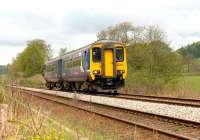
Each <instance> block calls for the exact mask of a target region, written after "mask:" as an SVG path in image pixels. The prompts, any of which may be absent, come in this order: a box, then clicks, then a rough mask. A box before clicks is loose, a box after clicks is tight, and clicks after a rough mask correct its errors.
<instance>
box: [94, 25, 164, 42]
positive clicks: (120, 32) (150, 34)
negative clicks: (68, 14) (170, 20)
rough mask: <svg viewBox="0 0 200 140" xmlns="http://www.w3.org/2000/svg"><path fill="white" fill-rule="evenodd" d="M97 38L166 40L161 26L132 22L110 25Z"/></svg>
mask: <svg viewBox="0 0 200 140" xmlns="http://www.w3.org/2000/svg"><path fill="white" fill-rule="evenodd" d="M97 38H98V39H99V40H101V39H111V40H116V41H119V42H122V43H124V44H129V43H144V42H145V43H150V42H152V41H162V42H166V36H165V32H164V31H162V30H161V28H160V27H159V26H147V27H144V26H135V25H133V24H132V23H131V22H122V23H120V24H117V25H115V26H109V27H107V28H106V29H104V30H102V31H100V32H99V33H98V34H97Z"/></svg>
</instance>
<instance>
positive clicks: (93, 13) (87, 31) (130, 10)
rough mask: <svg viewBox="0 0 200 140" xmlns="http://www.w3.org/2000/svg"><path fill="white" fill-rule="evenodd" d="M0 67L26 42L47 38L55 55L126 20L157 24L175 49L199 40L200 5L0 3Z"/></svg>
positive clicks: (165, 0)
mask: <svg viewBox="0 0 200 140" xmlns="http://www.w3.org/2000/svg"><path fill="white" fill-rule="evenodd" d="M0 3H1V4H0V65H6V64H8V63H11V62H12V59H13V58H15V57H16V56H17V54H18V53H20V52H22V51H23V49H24V48H25V47H26V43H27V41H30V40H33V39H37V38H40V39H43V40H45V41H46V42H47V43H48V44H50V45H51V46H52V49H53V51H54V55H55V56H56V55H58V52H59V50H60V48H64V47H67V48H68V50H73V49H77V48H80V47H82V46H85V45H87V44H90V43H92V42H94V41H96V39H97V38H96V34H97V32H99V31H101V30H102V29H104V28H106V27H108V26H112V25H116V24H118V23H120V22H124V21H128V22H131V23H133V24H134V25H144V26H148V25H158V26H160V28H161V29H162V30H164V31H165V32H166V35H167V39H168V41H169V42H170V43H171V44H170V46H171V47H172V48H173V49H174V50H175V49H177V48H180V47H181V46H184V45H186V44H188V43H192V42H194V41H199V40H200V19H199V17H200V1H199V0H162V1H161V0H151V1H148V0H139V1H138V0H71V1H69V0H0Z"/></svg>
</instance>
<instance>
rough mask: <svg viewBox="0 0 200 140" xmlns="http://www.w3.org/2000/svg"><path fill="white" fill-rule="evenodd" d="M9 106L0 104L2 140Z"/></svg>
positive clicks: (0, 133)
mask: <svg viewBox="0 0 200 140" xmlns="http://www.w3.org/2000/svg"><path fill="white" fill-rule="evenodd" d="M7 110H8V105H6V104H0V139H1V138H2V137H3V136H4V135H5V129H6V124H7Z"/></svg>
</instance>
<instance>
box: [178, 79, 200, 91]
mask: <svg viewBox="0 0 200 140" xmlns="http://www.w3.org/2000/svg"><path fill="white" fill-rule="evenodd" d="M180 85H185V86H186V87H187V88H189V89H191V90H193V91H196V92H200V76H183V77H182V78H181V80H180Z"/></svg>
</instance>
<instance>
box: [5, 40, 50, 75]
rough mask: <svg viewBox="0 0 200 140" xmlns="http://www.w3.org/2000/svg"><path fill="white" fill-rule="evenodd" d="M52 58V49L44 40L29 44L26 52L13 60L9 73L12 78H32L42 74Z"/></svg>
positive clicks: (33, 41)
mask: <svg viewBox="0 0 200 140" xmlns="http://www.w3.org/2000/svg"><path fill="white" fill-rule="evenodd" d="M50 57H51V48H50V45H48V44H47V43H46V42H45V41H44V40H41V39H35V40H32V41H28V42H27V47H26V48H25V50H24V51H23V52H22V53H20V54H18V56H17V58H16V59H13V62H12V65H11V66H10V68H9V72H10V73H11V75H12V76H14V77H17V76H31V75H34V74H37V73H42V71H43V65H44V63H45V61H46V60H48V59H50Z"/></svg>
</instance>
